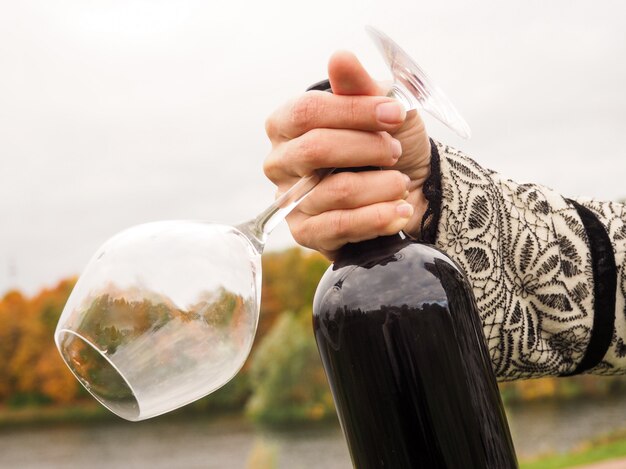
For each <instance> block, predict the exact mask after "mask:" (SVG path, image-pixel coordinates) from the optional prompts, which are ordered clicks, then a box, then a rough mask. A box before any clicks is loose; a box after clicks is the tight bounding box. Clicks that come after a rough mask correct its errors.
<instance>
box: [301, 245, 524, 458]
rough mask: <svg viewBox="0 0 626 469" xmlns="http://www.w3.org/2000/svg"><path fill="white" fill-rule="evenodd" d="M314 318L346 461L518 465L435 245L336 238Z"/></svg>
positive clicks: (479, 338) (465, 298)
mask: <svg viewBox="0 0 626 469" xmlns="http://www.w3.org/2000/svg"><path fill="white" fill-rule="evenodd" d="M313 327H314V331H315V337H316V340H317V345H318V348H319V352H320V355H321V358H322V362H323V365H324V369H325V371H326V375H327V378H328V381H329V384H330V387H331V390H332V394H333V398H334V401H335V406H336V408H337V412H338V415H339V420H340V423H341V426H342V429H343V432H344V435H345V437H346V440H347V442H348V446H349V450H350V455H351V457H352V462H353V464H354V467H356V468H358V469H370V468H372V469H373V468H377V469H379V468H392V469H403V468H411V469H415V468H448V469H478V468H480V469H509V468H517V460H516V457H515V451H514V448H513V443H512V440H511V436H510V432H509V428H508V424H507V421H506V416H505V413H504V408H503V405H502V401H501V398H500V394H499V391H498V387H497V384H496V379H495V375H494V372H493V370H492V368H491V362H490V359H489V354H488V351H487V347H486V343H485V339H484V335H483V331H482V324H481V321H480V317H479V316H478V312H477V309H476V302H475V300H474V297H473V294H472V291H471V288H470V286H469V284H468V282H467V279H466V277H465V275H464V273H463V272H462V270H461V269H460V268H459V267H458V266H457V265H456V264H455V263H454V262H453V261H452V260H451V259H450V258H448V257H447V256H446V255H445V254H443V253H442V252H440V251H439V250H437V249H436V248H434V247H432V246H429V245H425V244H420V243H417V242H414V241H412V240H409V239H405V238H403V237H402V236H401V235H396V236H390V237H381V238H377V239H374V240H371V241H365V242H361V243H356V244H348V245H346V246H344V247H343V248H342V249H341V250H340V252H339V255H338V257H337V259H336V261H335V263H334V264H333V265H331V266H330V267H329V269H328V270H327V271H326V273H325V274H324V276H323V278H322V280H321V281H320V283H319V285H318V288H317V292H316V294H315V300H314V305H313Z"/></svg>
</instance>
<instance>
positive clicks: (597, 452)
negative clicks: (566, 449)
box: [520, 429, 626, 469]
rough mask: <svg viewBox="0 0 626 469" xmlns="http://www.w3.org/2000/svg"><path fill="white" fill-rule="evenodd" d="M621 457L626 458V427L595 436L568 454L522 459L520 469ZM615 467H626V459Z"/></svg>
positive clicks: (563, 468) (563, 467)
mask: <svg viewBox="0 0 626 469" xmlns="http://www.w3.org/2000/svg"><path fill="white" fill-rule="evenodd" d="M620 458H626V429H625V430H619V431H616V432H612V433H610V434H608V435H605V436H602V437H599V438H594V439H593V440H591V441H588V442H585V443H583V444H581V445H580V448H579V449H576V450H575V451H573V452H570V453H568V454H559V455H547V456H542V457H539V458H537V459H533V460H531V461H526V462H524V461H522V462H521V464H520V469H567V468H574V467H580V466H583V465H589V464H592V463H597V462H601V461H610V460H619V459H620ZM615 467H620V468H622V467H626V461H625V462H624V464H623V465H619V466H615Z"/></svg>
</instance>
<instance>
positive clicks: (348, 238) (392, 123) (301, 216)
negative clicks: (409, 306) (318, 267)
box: [264, 52, 430, 260]
mask: <svg viewBox="0 0 626 469" xmlns="http://www.w3.org/2000/svg"><path fill="white" fill-rule="evenodd" d="M328 76H329V80H330V84H331V87H332V90H333V93H332V94H331V93H327V92H323V91H310V92H307V93H304V94H303V95H301V96H299V97H298V98H296V99H294V100H292V101H290V102H288V103H287V104H285V105H284V106H282V107H280V108H279V109H277V110H276V111H275V112H274V113H273V114H272V115H271V116H270V117H269V118H268V119H267V122H266V132H267V135H268V137H269V139H270V141H271V143H272V150H271V152H270V154H269V156H268V157H267V159H266V161H265V164H264V171H265V174H266V176H267V177H268V178H269V179H270V180H271V181H272V182H274V183H275V184H276V185H277V186H278V193H279V194H280V193H283V192H285V191H287V190H288V189H289V188H290V187H291V186H292V185H293V184H295V183H296V182H297V181H298V180H299V179H300V178H301V177H303V176H306V175H309V174H311V173H312V172H313V171H315V170H317V169H320V168H349V167H359V166H381V167H383V168H384V169H385V170H384V171H364V172H358V173H353V172H341V173H335V174H331V175H329V176H327V177H326V178H325V179H324V180H322V181H321V182H320V183H319V185H318V186H317V187H316V188H315V189H314V190H313V191H312V192H311V194H309V196H308V197H307V198H306V199H305V200H304V201H302V202H301V203H300V205H298V207H296V208H295V209H294V210H293V211H292V213H291V214H289V216H288V217H287V223H288V224H289V228H290V230H291V233H292V235H293V237H294V239H295V240H296V242H298V243H299V244H301V245H303V246H306V247H309V248H312V249H315V250H317V251H319V252H321V253H322V254H324V255H325V256H326V257H328V258H329V259H331V260H332V259H333V258H334V257H335V255H336V253H337V251H338V249H339V248H340V247H341V246H343V245H344V244H346V243H349V242H358V241H363V240H366V239H372V238H375V237H377V236H383V235H391V234H395V233H398V232H399V231H400V230H404V232H405V233H407V234H408V235H410V236H417V235H418V234H419V229H420V225H421V220H422V217H423V215H424V212H425V211H426V205H427V204H426V199H425V198H424V195H423V193H422V186H423V184H424V182H425V180H426V178H427V177H428V176H429V174H430V141H429V139H428V135H427V134H426V129H425V127H424V123H423V121H422V120H421V118H420V116H419V114H418V113H417V112H416V111H410V112H409V113H406V112H405V111H404V109H403V107H402V105H401V104H400V103H399V102H397V101H395V100H394V99H392V98H388V97H385V94H386V90H385V88H384V87H383V86H382V85H381V84H379V83H377V82H375V81H374V80H373V79H372V78H371V77H370V76H369V74H368V73H367V72H366V71H365V69H364V68H363V66H362V65H361V64H360V63H359V61H358V60H357V58H356V57H355V56H354V55H353V54H351V53H348V52H337V53H335V54H333V56H332V57H331V58H330V61H329V64H328Z"/></svg>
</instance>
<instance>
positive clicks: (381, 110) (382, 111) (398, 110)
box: [376, 101, 406, 124]
mask: <svg viewBox="0 0 626 469" xmlns="http://www.w3.org/2000/svg"><path fill="white" fill-rule="evenodd" d="M405 117H406V111H405V110H404V106H402V104H400V103H399V102H398V101H389V102H386V103H381V104H379V105H378V106H376V119H378V120H379V121H380V122H382V123H384V124H400V123H401V122H404V118H405Z"/></svg>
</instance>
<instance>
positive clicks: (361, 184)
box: [298, 170, 411, 216]
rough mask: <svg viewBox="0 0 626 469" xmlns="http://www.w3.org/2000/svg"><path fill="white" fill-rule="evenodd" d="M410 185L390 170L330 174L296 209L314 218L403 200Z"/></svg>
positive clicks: (403, 176) (401, 175)
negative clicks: (333, 211) (323, 214)
mask: <svg viewBox="0 0 626 469" xmlns="http://www.w3.org/2000/svg"><path fill="white" fill-rule="evenodd" d="M410 182H411V180H410V179H409V177H408V176H407V175H405V174H403V173H401V172H399V171H392V170H388V171H364V172H360V173H338V174H332V175H330V176H328V177H326V179H324V180H323V181H322V182H321V183H320V184H319V185H318V186H317V187H316V188H315V190H314V191H313V192H312V193H311V194H310V195H309V196H308V197H307V198H306V199H305V200H304V201H303V202H301V203H300V206H299V207H298V208H299V209H300V211H302V212H303V213H305V214H307V215H310V216H315V215H319V214H321V213H323V212H327V211H332V210H344V209H353V208H359V207H364V206H366V205H372V204H376V203H380V202H392V201H397V200H402V199H406V198H407V197H408V195H409V185H410Z"/></svg>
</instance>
